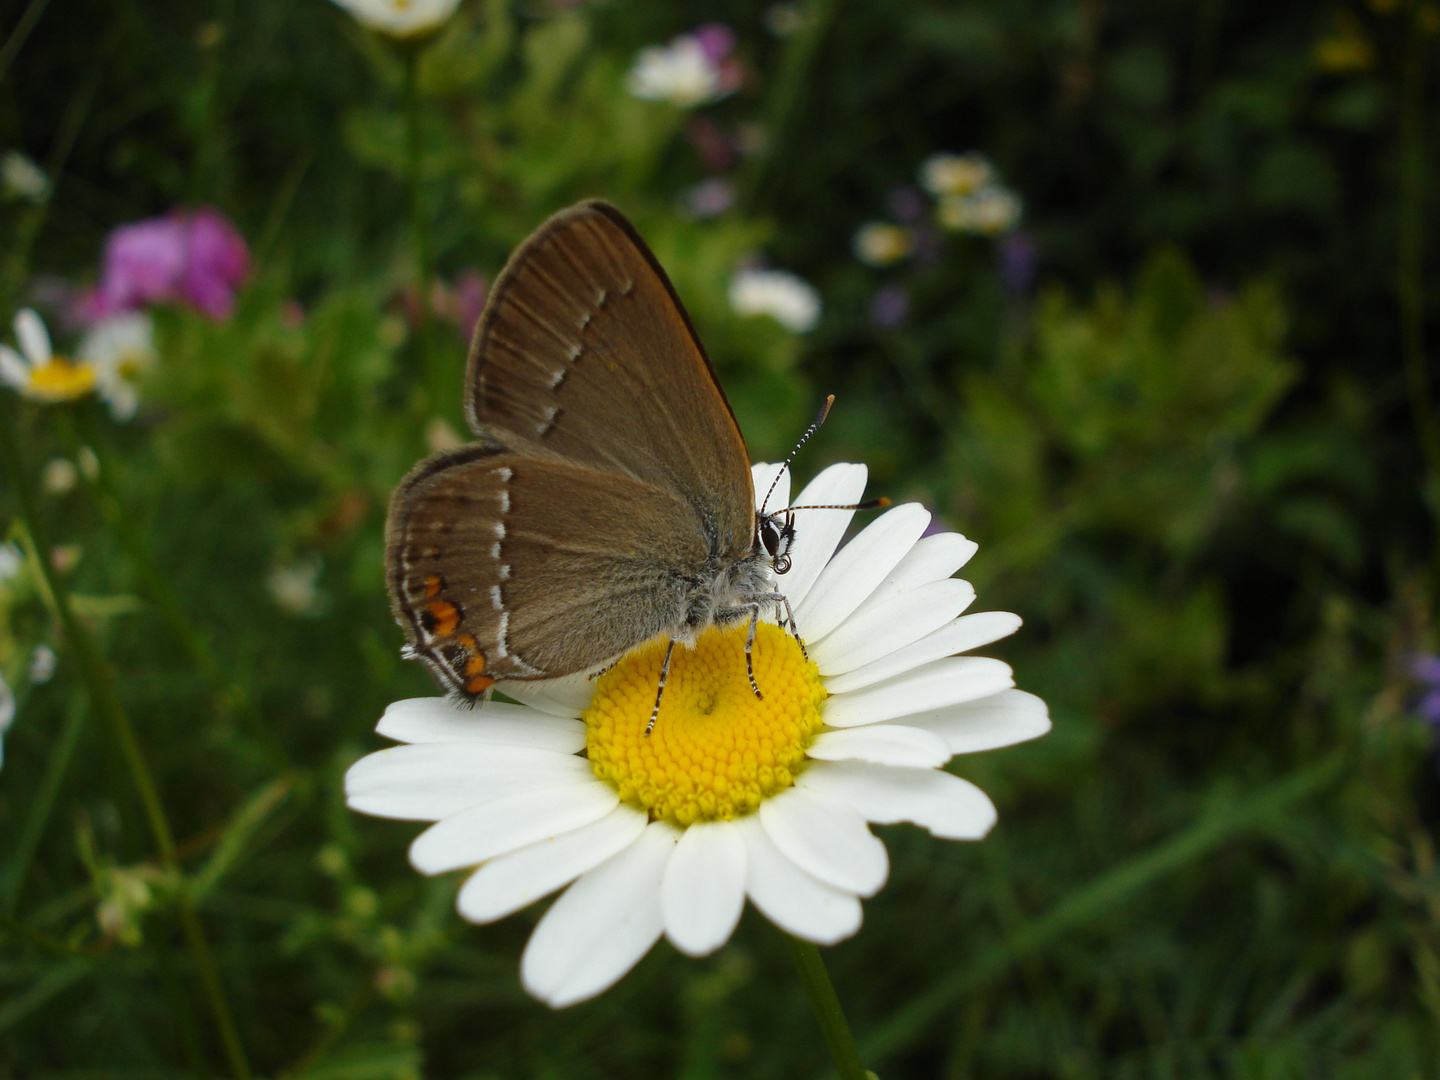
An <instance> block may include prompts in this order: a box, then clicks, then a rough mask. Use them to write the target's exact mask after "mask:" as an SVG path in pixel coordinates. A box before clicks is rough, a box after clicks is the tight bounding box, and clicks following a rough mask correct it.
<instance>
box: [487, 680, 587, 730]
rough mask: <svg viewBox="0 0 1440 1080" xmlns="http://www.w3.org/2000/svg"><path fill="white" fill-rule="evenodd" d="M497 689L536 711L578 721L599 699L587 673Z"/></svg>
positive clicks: (507, 683) (499, 685) (510, 683)
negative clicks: (595, 697)
mask: <svg viewBox="0 0 1440 1080" xmlns="http://www.w3.org/2000/svg"><path fill="white" fill-rule="evenodd" d="M495 689H496V690H499V691H500V692H501V693H502V694H504V695H505V696H506V697H512V698H514V699H515V700H516V701H518V702H521V703H522V704H525V705H529V706H530V707H531V708H532V709H539V710H540V711H541V712H544V713H549V714H550V715H551V716H564V717H568V718H569V719H571V720H574V719H576V718H578V717H579V716H580V714H581V713H583V712H584V711H585V710H586V709H588V708H589V707H590V701H591V699H592V698H594V696H595V680H594V679H592V678H590V676H589V674H588V673H583V674H579V675H566V676H565V677H564V678H561V679H545V680H543V681H541V682H519V681H511V682H502V683H500V684H498V685H497V686H496V687H495ZM502 704H503V702H502Z"/></svg>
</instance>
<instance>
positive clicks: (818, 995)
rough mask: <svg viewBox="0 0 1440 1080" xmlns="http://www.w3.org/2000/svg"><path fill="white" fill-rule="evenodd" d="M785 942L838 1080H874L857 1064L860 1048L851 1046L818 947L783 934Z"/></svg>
mask: <svg viewBox="0 0 1440 1080" xmlns="http://www.w3.org/2000/svg"><path fill="white" fill-rule="evenodd" d="M785 944H786V945H787V946H789V948H790V958H791V959H792V960H794V961H795V969H796V970H797V971H798V972H799V973H800V981H801V982H802V983H803V984H804V985H805V993H807V994H808V995H810V1004H811V1006H812V1007H813V1008H814V1009H815V1019H816V1020H818V1021H819V1022H820V1030H821V1032H823V1033H824V1035H825V1045H827V1046H828V1047H829V1048H830V1060H831V1061H833V1062H834V1063H835V1071H836V1072H838V1073H839V1074H840V1078H841V1080H875V1074H874V1073H871V1072H866V1071H865V1066H864V1065H862V1064H861V1063H860V1051H858V1050H856V1049H855V1036H853V1035H851V1034H850V1024H849V1022H848V1021H847V1020H846V1019H845V1011H844V1010H843V1009H841V1008H840V999H839V998H838V997H837V996H836V995H835V987H834V986H833V985H832V984H831V982H830V974H829V972H827V971H826V970H825V961H824V960H823V959H821V957H820V950H819V949H818V948H816V947H815V946H814V945H812V944H811V943H810V942H808V941H801V940H800V939H799V938H797V937H791V936H790V935H789V934H786V935H785Z"/></svg>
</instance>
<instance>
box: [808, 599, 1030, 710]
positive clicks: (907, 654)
mask: <svg viewBox="0 0 1440 1080" xmlns="http://www.w3.org/2000/svg"><path fill="white" fill-rule="evenodd" d="M1019 629H1020V616H1019V615H1012V614H1010V612H1008V611H977V612H976V613H975V614H974V615H965V616H963V617H961V618H959V619H956V620H955V621H954V622H952V623H947V624H946V625H945V626H942V627H941V628H940V629H939V630H935V631H933V632H931V633H929V634H927V635H926V636H925V637H923V638H921V639H920V640H919V641H917V642H915V643H914V644H913V645H907V646H905V648H903V649H897V650H896V651H895V652H892V653H891V654H890V655H889V656H882V657H880V658H879V659H877V660H872V661H871V662H870V663H868V664H866V665H865V666H864V667H858V668H855V669H854V670H853V671H847V672H845V673H844V674H841V675H835V676H832V677H830V678H827V679H826V680H825V689H826V690H828V691H829V692H830V693H832V694H849V693H851V692H853V691H855V690H859V689H860V688H861V687H864V686H871V685H873V684H875V683H877V682H880V681H881V680H882V679H890V678H894V677H895V676H896V675H899V674H901V673H903V672H906V671H911V670H913V669H915V668H918V667H923V666H924V665H925V664H929V663H931V662H932V661H935V660H941V659H944V658H945V657H947V656H954V655H955V654H956V653H961V652H966V651H968V650H970V649H978V648H980V646H982V645H989V644H990V643H991V642H992V641H999V640H1000V639H1001V638H1003V637H1009V636H1010V635H1011V634H1013V633H1014V632H1015V631H1016V630H1019Z"/></svg>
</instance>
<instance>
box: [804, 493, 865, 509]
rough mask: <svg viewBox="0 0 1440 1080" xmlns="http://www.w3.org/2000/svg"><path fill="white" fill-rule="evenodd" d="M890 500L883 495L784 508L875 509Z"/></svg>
mask: <svg viewBox="0 0 1440 1080" xmlns="http://www.w3.org/2000/svg"><path fill="white" fill-rule="evenodd" d="M889 505H890V500H889V499H887V498H886V497H885V496H884V495H881V496H880V498H878V499H871V500H869V501H868V502H863V503H846V504H845V505H844V506H839V505H836V504H833V503H832V504H828V505H825V506H787V507H786V508H785V509H786V510H876V509H879V508H880V507H882V506H889Z"/></svg>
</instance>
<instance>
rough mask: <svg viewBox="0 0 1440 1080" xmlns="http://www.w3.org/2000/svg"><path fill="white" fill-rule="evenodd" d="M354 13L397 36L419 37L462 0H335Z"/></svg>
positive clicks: (375, 26) (370, 25) (385, 32)
mask: <svg viewBox="0 0 1440 1080" xmlns="http://www.w3.org/2000/svg"><path fill="white" fill-rule="evenodd" d="M335 3H336V4H338V5H339V6H340V7H342V8H344V9H345V10H346V11H348V12H349V13H350V14H351V15H353V16H355V18H356V19H357V20H358V21H359V22H361V23H363V24H364V25H365V26H368V27H369V28H370V29H371V30H378V31H380V33H382V34H389V35H390V36H391V37H393V38H410V37H418V36H419V35H421V34H424V33H427V32H428V31H430V30H433V29H435V28H436V27H437V26H439V25H440V24H441V23H443V22H444V21H445V20H446V19H448V18H450V16H451V15H453V14H454V13H455V8H456V7H458V6H459V3H460V0H335Z"/></svg>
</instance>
